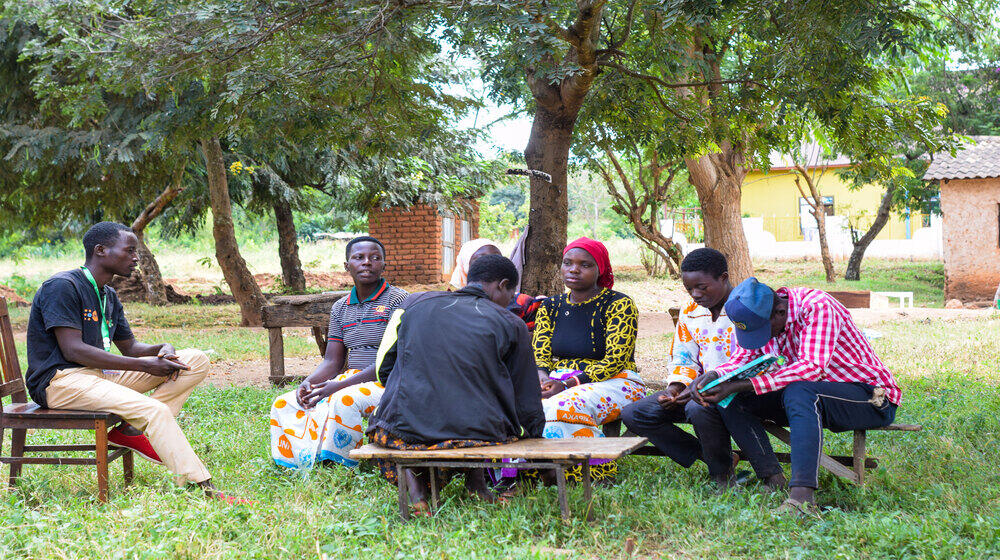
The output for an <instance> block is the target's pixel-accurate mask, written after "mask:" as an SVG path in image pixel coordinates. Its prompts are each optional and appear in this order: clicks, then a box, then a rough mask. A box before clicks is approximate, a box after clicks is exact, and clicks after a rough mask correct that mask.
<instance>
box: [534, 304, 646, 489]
mask: <svg viewBox="0 0 1000 560" xmlns="http://www.w3.org/2000/svg"><path fill="white" fill-rule="evenodd" d="M638 328H639V312H638V310H637V309H636V306H635V303H634V302H633V301H632V299H631V298H630V297H628V296H627V295H625V294H623V293H620V292H616V291H613V290H609V289H606V288H603V289H601V291H600V292H599V293H598V294H597V295H595V296H594V297H592V298H590V299H589V300H587V301H584V302H581V303H573V302H571V301H570V300H569V294H563V295H560V296H557V297H554V298H549V299H546V300H544V301H543V302H542V304H541V307H540V308H539V310H538V315H537V316H536V319H535V332H534V338H533V339H532V342H533V345H534V349H535V362H536V363H537V364H538V368H539V369H541V370H544V371H547V372H549V375H550V376H551V377H553V378H559V379H566V378H568V377H575V378H576V380H577V381H579V382H580V384H579V385H576V386H574V387H571V388H569V389H566V390H565V391H563V392H561V393H559V394H558V395H555V396H553V397H550V398H548V399H544V400H543V401H542V407H543V409H544V411H545V432H544V437H547V438H564V437H604V434H603V433H602V432H601V430H600V426H601V425H603V424H606V423H608V422H612V421H614V420H617V419H618V418H619V416H620V415H621V411H622V409H623V408H625V406H627V405H628V404H630V403H632V402H635V401H637V400H639V399H641V398H642V397H644V396H645V395H646V386H645V384H644V383H643V381H642V378H640V377H639V374H638V373H637V372H636V370H637V369H638V368H637V367H636V364H635V341H636V336H637V334H638ZM591 464H592V465H594V466H593V467H592V468H591V473H592V474H593V476H594V478H595V479H598V480H600V479H605V478H613V477H614V476H615V474H616V473H617V470H618V469H617V466H616V465H615V463H613V462H601V461H592V462H591ZM567 477H569V478H579V467H577V469H576V470H574V471H570V472H569V473H567Z"/></svg>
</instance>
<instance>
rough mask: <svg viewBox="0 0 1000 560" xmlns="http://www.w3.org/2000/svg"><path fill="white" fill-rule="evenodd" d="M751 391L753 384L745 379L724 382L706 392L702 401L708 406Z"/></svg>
mask: <svg viewBox="0 0 1000 560" xmlns="http://www.w3.org/2000/svg"><path fill="white" fill-rule="evenodd" d="M750 390H753V384H752V383H750V381H749V380H746V379H735V380H732V381H726V382H724V383H720V384H719V385H716V386H715V387H712V388H711V389H710V390H709V391H708V392H706V393H705V394H703V395H702V396H701V397H702V399H703V400H704V401H705V402H707V403H709V404H716V403H718V402H719V401H721V400H722V399H724V398H726V397H728V396H729V395H732V394H733V393H742V392H744V391H750Z"/></svg>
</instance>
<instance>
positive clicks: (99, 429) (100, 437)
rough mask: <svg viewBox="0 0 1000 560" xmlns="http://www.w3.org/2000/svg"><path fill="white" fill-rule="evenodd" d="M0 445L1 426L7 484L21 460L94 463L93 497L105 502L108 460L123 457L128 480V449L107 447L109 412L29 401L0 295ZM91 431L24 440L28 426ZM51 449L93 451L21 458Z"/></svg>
mask: <svg viewBox="0 0 1000 560" xmlns="http://www.w3.org/2000/svg"><path fill="white" fill-rule="evenodd" d="M0 374H2V380H3V383H2V384H0V404H2V401H3V399H5V398H6V397H8V396H9V397H10V398H11V401H12V402H11V404H4V405H3V408H2V412H0V449H2V448H3V436H4V431H5V430H10V431H11V445H10V456H9V457H0V463H6V464H9V465H10V486H11V488H13V487H14V486H15V485H16V484H17V479H18V478H20V476H21V466H22V465H95V466H96V467H97V499H98V501H101V502H106V501H108V463H110V462H111V461H114V460H115V459H117V458H119V457H121V458H122V468H123V470H124V474H125V485H126V486H127V485H129V484H131V482H132V450H131V449H125V448H119V449H115V450H114V451H112V452H110V453H109V452H108V427H109V426H114V425H115V424H117V423H119V422H121V418H119V417H118V416H117V415H115V414H112V413H110V412H101V411H88V410H53V409H47V408H41V407H39V406H38V405H36V404H34V403H29V402H27V401H28V398H27V394H26V393H25V388H24V378H23V377H22V375H21V364H20V363H19V362H18V359H17V351H16V350H15V349H14V334H13V330H12V328H11V325H10V316H9V315H8V311H7V299H6V298H2V297H0ZM29 429H30V430H94V444H93V445H89V444H82V445H76V444H71V445H26V444H25V440H26V436H27V432H28V430H29ZM56 451H92V452H93V453H94V456H93V457H66V456H60V457H26V456H25V454H26V453H51V452H56Z"/></svg>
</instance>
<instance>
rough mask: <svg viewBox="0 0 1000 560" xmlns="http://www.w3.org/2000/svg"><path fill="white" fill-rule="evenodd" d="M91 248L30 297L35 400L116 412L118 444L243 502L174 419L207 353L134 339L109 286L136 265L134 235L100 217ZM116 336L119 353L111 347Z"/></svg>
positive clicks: (88, 240)
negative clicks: (224, 488)
mask: <svg viewBox="0 0 1000 560" xmlns="http://www.w3.org/2000/svg"><path fill="white" fill-rule="evenodd" d="M83 246H84V250H85V253H86V262H85V265H84V266H82V267H80V268H78V269H75V270H70V271H67V272H60V273H58V274H55V275H54V276H52V277H51V278H49V279H48V280H46V281H45V282H44V283H43V284H42V286H41V287H40V288H39V289H38V292H37V293H36V294H35V298H34V301H33V302H32V306H31V315H30V317H29V319H28V371H27V375H26V377H27V386H28V392H29V393H30V394H31V398H32V400H34V401H35V402H37V403H38V404H39V405H41V406H44V407H48V408H63V409H75V410H102V411H107V412H113V413H115V414H117V415H119V416H121V417H122V418H123V419H124V420H125V422H123V423H122V424H120V425H118V426H116V427H115V428H113V429H112V430H111V431H110V432H109V433H108V441H109V443H110V444H112V445H115V446H118V447H127V448H129V449H132V450H134V451H136V452H137V453H139V454H140V455H141V456H143V457H144V458H146V459H149V460H150V461H153V462H156V463H162V464H164V465H166V466H167V468H168V469H170V471H171V472H173V473H174V474H175V475H176V480H177V482H178V484H185V483H191V484H197V485H199V486H200V487H201V488H203V489H204V490H205V493H206V495H208V496H210V497H215V498H220V499H223V500H225V501H228V502H231V503H237V502H245V501H244V500H239V499H235V498H233V497H231V496H227V495H225V494H223V493H222V492H219V491H218V490H216V489H215V487H214V486H213V485H212V477H211V475H210V474H209V473H208V470H206V469H205V466H204V465H203V464H202V462H201V461H200V460H199V459H198V456H197V455H195V453H194V450H193V449H191V445H190V444H189V443H188V441H187V438H185V437H184V434H183V432H181V429H180V427H179V426H178V425H177V421H176V420H175V419H174V417H175V416H176V415H177V413H178V412H180V409H181V406H183V404H184V401H185V400H187V398H188V396H189V395H190V394H191V391H193V390H194V388H195V387H196V386H197V385H198V384H199V383H200V382H201V381H202V380H203V379H204V378H205V375H206V374H207V373H208V365H209V360H208V357H207V356H206V355H205V353H204V352H201V351H200V350H182V351H180V352H177V351H175V350H174V347H173V346H171V345H170V344H143V343H141V342H138V341H136V340H135V337H134V336H133V335H132V330H131V329H130V328H129V324H128V320H127V319H126V318H125V313H124V310H123V308H122V304H121V301H119V299H118V295H117V294H116V293H115V290H114V289H113V288H111V287H110V286H108V285H107V284H108V282H109V281H110V280H111V278H112V277H113V276H114V275H115V274H118V275H121V276H129V275H130V274H132V271H133V270H135V267H136V265H137V264H138V262H139V258H138V253H137V248H138V239H137V238H136V236H135V234H134V233H133V232H132V230H131V229H130V228H128V227H127V226H124V225H122V224H116V223H113V222H101V223H99V224H96V225H95V226H93V227H92V228H90V230H88V231H87V233H86V234H85V235H84V236H83ZM112 342H114V344H115V346H117V347H118V350H119V351H120V352H121V355H120V356H119V355H117V354H112V353H111V343H112ZM148 391H153V392H152V394H151V395H150V396H146V395H145V394H144V393H146V392H148Z"/></svg>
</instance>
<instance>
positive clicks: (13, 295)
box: [0, 284, 29, 307]
mask: <svg viewBox="0 0 1000 560" xmlns="http://www.w3.org/2000/svg"><path fill="white" fill-rule="evenodd" d="M0 297H5V298H7V301H8V302H10V303H11V305H15V306H18V307H21V306H26V305H29V303H28V301H27V300H25V299H24V298H23V297H21V296H19V295H17V292H15V291H14V290H12V289H10V288H8V287H7V286H4V285H3V284H0Z"/></svg>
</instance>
